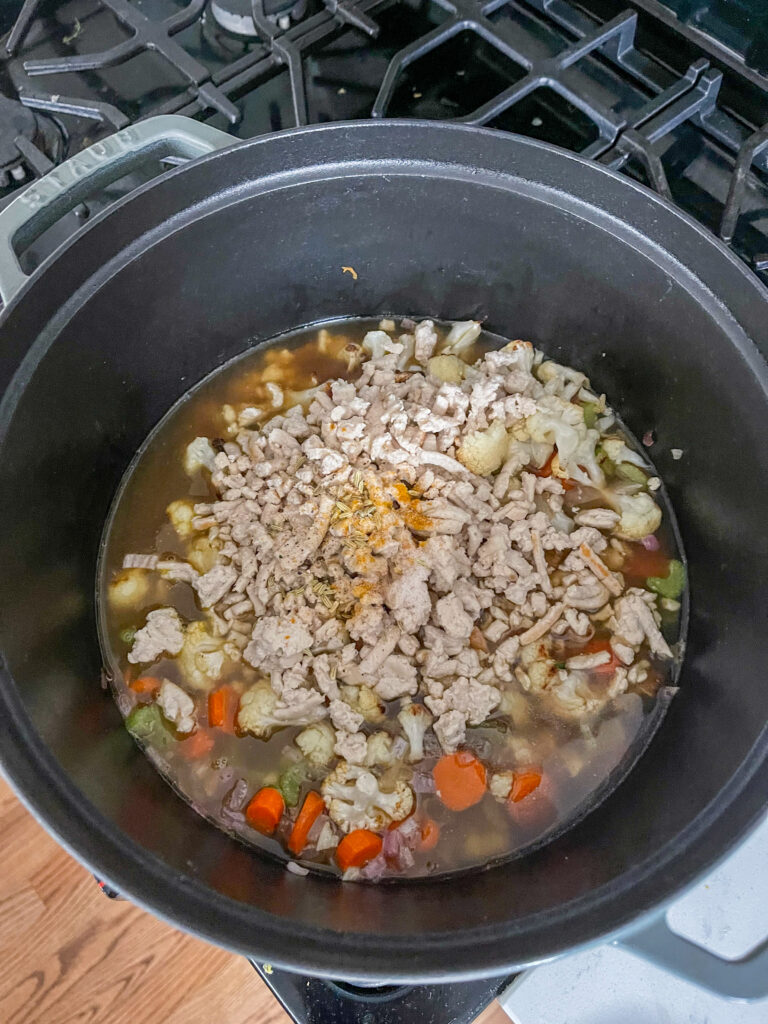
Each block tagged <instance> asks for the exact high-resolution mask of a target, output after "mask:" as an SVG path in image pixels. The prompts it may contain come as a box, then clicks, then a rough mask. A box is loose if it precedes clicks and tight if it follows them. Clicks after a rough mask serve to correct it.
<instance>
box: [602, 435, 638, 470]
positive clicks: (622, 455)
mask: <svg viewBox="0 0 768 1024" xmlns="http://www.w3.org/2000/svg"><path fill="white" fill-rule="evenodd" d="M600 446H601V448H602V449H603V451H604V452H605V454H606V455H607V456H608V458H609V459H610V460H611V462H615V463H616V465H618V464H619V463H620V462H629V463H631V464H632V465H633V466H639V467H640V469H643V470H645V471H646V472H648V467H647V466H646V464H645V462H644V461H643V459H642V456H640V455H638V454H637V452H633V451H632V449H631V448H628V447H627V446H626V444H625V443H624V441H622V439H621V438H620V437H604V438H603V440H602V441H601V442H600Z"/></svg>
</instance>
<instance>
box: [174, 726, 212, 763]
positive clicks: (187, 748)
mask: <svg viewBox="0 0 768 1024" xmlns="http://www.w3.org/2000/svg"><path fill="white" fill-rule="evenodd" d="M212 746H213V736H211V734H210V733H209V732H207V731H206V730H205V729H197V730H196V732H193V733H192V735H191V736H190V737H189V739H186V740H182V741H181V743H180V744H179V750H180V751H181V752H182V754H183V755H184V757H188V758H189V759H190V760H191V761H195V760H197V758H198V757H205V755H206V754H207V753H208V752H209V751H210V749H211V747H212Z"/></svg>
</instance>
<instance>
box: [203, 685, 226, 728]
mask: <svg viewBox="0 0 768 1024" xmlns="http://www.w3.org/2000/svg"><path fill="white" fill-rule="evenodd" d="M226 710H227V691H226V690H225V689H224V688H223V687H221V689H219V690H214V691H213V692H212V693H209V694H208V725H214V726H217V727H219V728H220V727H221V726H222V725H224V717H225V714H226Z"/></svg>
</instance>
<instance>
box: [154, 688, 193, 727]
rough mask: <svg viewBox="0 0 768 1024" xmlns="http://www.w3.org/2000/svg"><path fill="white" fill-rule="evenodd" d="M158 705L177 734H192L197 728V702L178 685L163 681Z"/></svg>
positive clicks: (158, 696)
mask: <svg viewBox="0 0 768 1024" xmlns="http://www.w3.org/2000/svg"><path fill="white" fill-rule="evenodd" d="M157 704H158V707H159V708H160V710H161V711H162V713H163V715H164V717H165V718H167V719H168V721H169V722H171V723H172V724H173V725H174V726H175V727H176V731H177V732H192V730H193V729H194V728H195V725H196V724H197V723H196V721H195V702H194V701H193V700H192V698H191V697H190V696H189V694H188V693H184V691H183V690H182V688H181V687H180V686H177V685H176V683H172V682H171V681H170V680H169V679H164V680H163V682H162V685H161V686H160V689H159V691H158V694H157Z"/></svg>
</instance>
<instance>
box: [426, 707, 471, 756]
mask: <svg viewBox="0 0 768 1024" xmlns="http://www.w3.org/2000/svg"><path fill="white" fill-rule="evenodd" d="M428 699H429V698H427V700H428ZM434 730H435V736H437V738H438V740H439V741H440V746H441V747H442V748H443V750H444V751H445V753H446V754H453V753H454V752H455V751H456V749H457V748H458V746H459V744H460V743H463V742H464V737H465V736H466V734H467V716H466V715H463V714H462V713H461V712H460V711H446V712H445V714H443V715H440V717H439V718H438V720H437V721H436V722H435V725H434Z"/></svg>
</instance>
